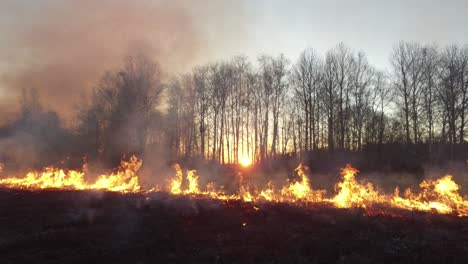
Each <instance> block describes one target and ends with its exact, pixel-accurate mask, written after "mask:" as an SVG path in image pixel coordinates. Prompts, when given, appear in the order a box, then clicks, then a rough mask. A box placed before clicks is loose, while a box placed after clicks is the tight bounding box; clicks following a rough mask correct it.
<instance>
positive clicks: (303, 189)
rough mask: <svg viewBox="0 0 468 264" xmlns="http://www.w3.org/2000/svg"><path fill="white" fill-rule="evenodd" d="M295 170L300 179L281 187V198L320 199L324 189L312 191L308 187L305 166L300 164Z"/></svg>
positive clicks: (293, 199)
mask: <svg viewBox="0 0 468 264" xmlns="http://www.w3.org/2000/svg"><path fill="white" fill-rule="evenodd" d="M295 172H296V173H297V174H298V176H299V177H300V179H301V180H300V181H296V182H293V183H290V184H289V185H287V186H285V187H283V189H282V190H281V195H282V197H283V199H281V200H292V201H296V200H302V201H320V200H321V199H322V193H323V192H324V191H314V190H312V188H311V187H310V182H309V178H308V177H307V175H306V173H305V167H304V166H303V165H302V164H299V166H298V167H297V168H296V170H295Z"/></svg>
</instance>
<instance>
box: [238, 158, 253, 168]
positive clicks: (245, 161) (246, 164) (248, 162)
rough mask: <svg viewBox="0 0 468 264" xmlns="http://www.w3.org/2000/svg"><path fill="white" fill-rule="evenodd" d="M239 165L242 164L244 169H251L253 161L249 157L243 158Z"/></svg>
mask: <svg viewBox="0 0 468 264" xmlns="http://www.w3.org/2000/svg"><path fill="white" fill-rule="evenodd" d="M239 164H240V165H241V166H242V167H249V166H250V165H252V160H251V159H250V158H249V157H248V156H243V157H242V158H241V159H240V160H239Z"/></svg>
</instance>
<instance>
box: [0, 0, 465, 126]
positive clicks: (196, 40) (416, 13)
mask: <svg viewBox="0 0 468 264" xmlns="http://www.w3.org/2000/svg"><path fill="white" fill-rule="evenodd" d="M467 14H468V1H467V0H464V1H463V0H452V1H442V0H440V1H435V0H392V1H378V0H373V1H372V0H361V1H358V0H342V1H338V0H327V1H318V0H315V1H313V0H309V1H307V0H296V1H292V0H289V1H286V0H239V1H227V0H226V1H221V0H193V1H190V0H154V1H151V0H133V1H130V0H128V1H127V0H1V1H0V111H3V113H4V112H5V111H7V110H8V109H12V108H14V107H15V104H16V103H12V102H16V101H14V100H13V98H17V96H18V94H19V93H18V91H19V90H20V89H21V88H22V87H25V86H34V87H35V88H37V89H38V90H39V92H40V93H41V96H42V98H44V101H46V102H45V103H46V105H47V106H50V107H51V108H52V109H54V110H59V109H65V108H71V106H73V105H74V104H76V100H79V99H78V98H82V96H83V95H86V92H87V91H89V90H90V87H91V86H92V84H93V83H95V81H96V79H98V78H99V76H100V75H101V74H102V72H103V71H104V70H106V69H109V68H111V67H113V66H115V65H116V64H118V63H119V62H121V60H122V57H123V56H124V55H125V54H127V53H128V51H132V50H144V52H145V53H148V54H151V55H154V57H155V58H157V59H158V60H159V61H160V63H161V65H162V66H163V67H164V68H166V69H167V71H172V72H173V71H187V70H189V69H190V68H191V67H192V66H193V65H196V64H198V63H201V62H207V61H213V60H217V59H219V58H230V57H232V56H234V55H238V54H245V55H247V56H249V57H250V58H251V59H252V60H254V59H255V58H256V57H257V56H258V55H259V54H264V53H266V54H271V55H276V54H278V53H281V52H282V53H285V55H286V56H287V57H289V58H290V59H291V60H292V61H293V62H294V60H295V59H296V58H297V56H298V54H299V53H300V52H301V51H302V50H304V49H305V48H314V49H316V50H317V51H318V52H319V53H321V54H324V53H325V52H326V50H328V49H330V48H332V47H334V46H335V45H337V44H338V43H339V42H341V41H342V42H344V43H345V44H346V45H347V46H349V47H350V48H352V49H354V50H356V51H359V50H362V51H365V52H366V53H367V55H368V58H369V60H370V62H371V63H372V64H373V65H375V66H376V67H378V68H381V69H385V68H388V65H389V63H388V59H389V55H390V53H391V50H392V48H393V46H394V45H395V44H397V43H398V42H399V41H400V40H406V41H418V42H421V43H437V44H439V45H440V46H443V45H447V44H452V43H456V44H466V43H468V29H467V26H468V15H467ZM0 114H1V113H0ZM1 116H2V115H0V117H1Z"/></svg>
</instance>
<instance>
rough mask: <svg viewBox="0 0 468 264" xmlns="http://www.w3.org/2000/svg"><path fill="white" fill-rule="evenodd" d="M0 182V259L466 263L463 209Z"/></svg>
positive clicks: (467, 231)
mask: <svg viewBox="0 0 468 264" xmlns="http://www.w3.org/2000/svg"><path fill="white" fill-rule="evenodd" d="M372 212H373V213H371V214H369V213H368V212H366V211H364V210H361V209H336V208H331V207H329V206H327V205H317V204H315V205H312V206H311V205H309V206H303V205H288V204H255V205H254V204H251V203H243V202H229V203H226V202H220V201H212V200H204V199H192V200H191V199H188V198H184V197H173V196H169V195H167V194H164V193H154V194H131V195H128V194H127V195H123V194H117V193H102V192H78V191H41V192H29V191H20V190H8V189H1V190H0V262H1V263H330V262H343V263H349V262H353V263H354V262H358V263H395V262H398V263H402V262H408V263H409V262H411V263H428V262H430V263H434V262H438V263H467V261H468V218H458V217H456V216H447V215H434V214H430V213H415V212H408V211H399V210H391V211H385V212H384V211H380V210H378V209H377V208H375V210H372Z"/></svg>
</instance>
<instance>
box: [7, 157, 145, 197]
mask: <svg viewBox="0 0 468 264" xmlns="http://www.w3.org/2000/svg"><path fill="white" fill-rule="evenodd" d="M141 165H142V161H141V160H139V159H138V158H136V157H135V156H133V157H131V158H130V160H129V161H124V160H122V161H121V164H120V166H119V168H118V170H117V171H116V172H113V173H111V174H103V175H101V176H99V177H98V179H97V180H96V182H95V183H88V182H87V181H86V180H85V173H84V172H80V171H76V170H63V169H58V168H54V167H46V168H44V169H43V170H42V171H31V172H28V173H27V174H26V176H25V177H23V178H17V177H11V178H6V179H2V180H0V185H5V186H7V187H10V188H20V189H70V190H107V191H117V192H137V191H139V190H140V185H139V183H138V176H137V175H136V172H137V171H138V170H139V169H140V167H141Z"/></svg>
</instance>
